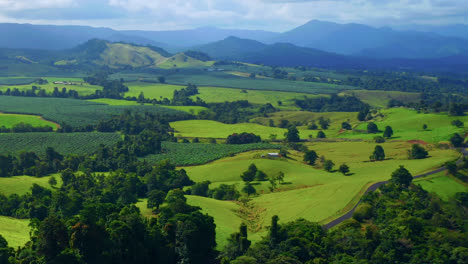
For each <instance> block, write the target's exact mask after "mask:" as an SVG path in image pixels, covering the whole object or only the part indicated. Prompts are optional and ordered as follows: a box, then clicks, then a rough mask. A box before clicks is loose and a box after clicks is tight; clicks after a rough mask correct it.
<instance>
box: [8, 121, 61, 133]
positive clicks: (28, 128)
mask: <svg viewBox="0 0 468 264" xmlns="http://www.w3.org/2000/svg"><path fill="white" fill-rule="evenodd" d="M52 131H54V129H53V128H52V127H50V126H32V125H31V124H27V123H23V122H21V123H18V124H14V125H13V126H12V127H11V128H9V127H5V126H1V127H0V133H28V132H52Z"/></svg>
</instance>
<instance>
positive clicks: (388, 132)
mask: <svg viewBox="0 0 468 264" xmlns="http://www.w3.org/2000/svg"><path fill="white" fill-rule="evenodd" d="M392 136H393V129H392V127H391V126H386V127H385V131H384V133H383V137H384V138H391V137H392Z"/></svg>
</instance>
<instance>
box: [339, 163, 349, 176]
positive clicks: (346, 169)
mask: <svg viewBox="0 0 468 264" xmlns="http://www.w3.org/2000/svg"><path fill="white" fill-rule="evenodd" d="M338 171H339V172H341V173H343V175H346V174H348V173H349V166H348V165H346V164H341V165H340V167H339V168H338Z"/></svg>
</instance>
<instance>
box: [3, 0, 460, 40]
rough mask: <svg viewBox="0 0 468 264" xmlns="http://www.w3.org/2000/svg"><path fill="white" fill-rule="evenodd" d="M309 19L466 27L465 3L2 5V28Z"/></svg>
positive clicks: (249, 25) (95, 1)
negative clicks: (4, 26) (9, 26)
mask: <svg viewBox="0 0 468 264" xmlns="http://www.w3.org/2000/svg"><path fill="white" fill-rule="evenodd" d="M310 20H323V21H331V22H337V23H361V24H366V25H371V26H376V27H382V26H390V27H391V26H401V25H408V24H422V25H428V24H430V25H447V24H468V1H467V0H229V1H228V0H0V23H5V22H11V23H31V24H47V25H88V26H94V27H110V28H113V29H120V30H124V29H139V30H176V29H190V28H197V27H206V26H215V27H220V28H240V29H261V30H268V31H275V32H283V31H287V30H289V29H292V28H294V27H297V26H299V25H302V24H304V23H306V22H308V21H310Z"/></svg>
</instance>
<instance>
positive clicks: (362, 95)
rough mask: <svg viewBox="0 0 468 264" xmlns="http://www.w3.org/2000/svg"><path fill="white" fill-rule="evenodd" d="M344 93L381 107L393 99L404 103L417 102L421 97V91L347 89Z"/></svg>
mask: <svg viewBox="0 0 468 264" xmlns="http://www.w3.org/2000/svg"><path fill="white" fill-rule="evenodd" d="M342 94H344V95H354V96H356V97H357V98H359V99H360V100H361V101H363V102H364V103H367V104H369V105H371V106H374V107H379V108H386V107H387V106H388V102H389V101H390V100H391V99H395V100H398V101H401V102H403V103H410V102H417V101H419V100H420V99H421V94H420V93H408V92H399V91H374V90H352V91H345V92H343V93H342Z"/></svg>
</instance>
